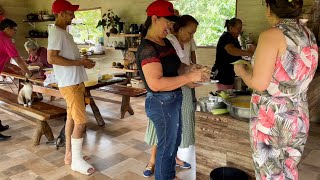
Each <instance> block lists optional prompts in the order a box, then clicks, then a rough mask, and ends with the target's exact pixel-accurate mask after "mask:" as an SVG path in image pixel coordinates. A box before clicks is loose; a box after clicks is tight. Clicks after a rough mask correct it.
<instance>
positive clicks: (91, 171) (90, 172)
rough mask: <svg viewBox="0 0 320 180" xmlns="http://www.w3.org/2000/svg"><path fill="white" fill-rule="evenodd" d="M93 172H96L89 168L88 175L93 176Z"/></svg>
mask: <svg viewBox="0 0 320 180" xmlns="http://www.w3.org/2000/svg"><path fill="white" fill-rule="evenodd" d="M94 172H96V169H95V168H90V169H88V173H89V175H91V174H93V173H94Z"/></svg>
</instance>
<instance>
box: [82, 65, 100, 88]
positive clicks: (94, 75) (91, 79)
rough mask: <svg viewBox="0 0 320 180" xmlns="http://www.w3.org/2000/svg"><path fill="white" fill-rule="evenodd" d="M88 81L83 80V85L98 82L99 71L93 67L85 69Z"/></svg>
mask: <svg viewBox="0 0 320 180" xmlns="http://www.w3.org/2000/svg"><path fill="white" fill-rule="evenodd" d="M86 73H87V76H88V81H85V82H84V85H85V87H89V86H94V85H97V84H98V79H99V72H98V71H96V70H94V69H86Z"/></svg>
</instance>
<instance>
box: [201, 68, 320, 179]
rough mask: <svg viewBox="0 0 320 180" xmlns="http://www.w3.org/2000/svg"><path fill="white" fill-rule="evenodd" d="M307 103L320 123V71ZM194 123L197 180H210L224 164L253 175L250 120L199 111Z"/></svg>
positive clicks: (311, 113)
mask: <svg viewBox="0 0 320 180" xmlns="http://www.w3.org/2000/svg"><path fill="white" fill-rule="evenodd" d="M308 102H309V111H310V119H311V121H317V122H320V111H319V107H320V72H317V73H316V74H315V76H314V79H313V81H312V82H311V83H310V86H309V90H308ZM195 124H196V132H195V134H196V147H197V148H196V161H197V179H199V180H203V179H209V175H210V172H211V171H212V170H213V169H215V168H218V167H221V166H231V167H236V168H238V169H241V170H243V171H245V172H246V173H248V174H249V175H250V176H251V177H254V170H253V163H252V157H251V148H250V140H249V124H248V122H245V121H240V120H237V119H235V118H233V117H231V116H230V115H212V114H210V113H204V112H196V122H195ZM253 179H254V178H253Z"/></svg>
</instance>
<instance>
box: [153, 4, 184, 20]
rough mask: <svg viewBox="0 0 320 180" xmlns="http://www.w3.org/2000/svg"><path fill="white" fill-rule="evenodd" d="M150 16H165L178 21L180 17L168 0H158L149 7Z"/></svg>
mask: <svg viewBox="0 0 320 180" xmlns="http://www.w3.org/2000/svg"><path fill="white" fill-rule="evenodd" d="M147 15H148V16H153V15H155V16H159V17H164V18H166V19H168V20H170V21H177V20H178V17H177V16H175V15H174V9H173V5H172V3H171V2H169V1H166V0H156V1H154V2H153V3H151V4H150V5H149V6H148V7H147Z"/></svg>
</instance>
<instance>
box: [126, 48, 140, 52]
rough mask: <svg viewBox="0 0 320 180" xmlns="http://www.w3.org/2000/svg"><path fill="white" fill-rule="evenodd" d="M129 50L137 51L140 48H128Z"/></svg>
mask: <svg viewBox="0 0 320 180" xmlns="http://www.w3.org/2000/svg"><path fill="white" fill-rule="evenodd" d="M128 51H131V52H137V51H138V48H128Z"/></svg>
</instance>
